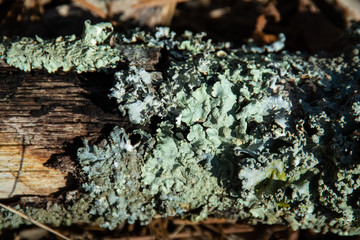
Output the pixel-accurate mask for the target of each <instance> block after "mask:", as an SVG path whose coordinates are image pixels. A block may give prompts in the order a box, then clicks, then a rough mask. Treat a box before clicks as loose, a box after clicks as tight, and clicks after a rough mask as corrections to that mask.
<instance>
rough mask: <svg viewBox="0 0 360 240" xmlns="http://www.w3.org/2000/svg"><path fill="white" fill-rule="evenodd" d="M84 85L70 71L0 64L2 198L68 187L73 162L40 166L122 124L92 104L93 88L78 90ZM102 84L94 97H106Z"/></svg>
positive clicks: (116, 117) (49, 192)
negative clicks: (77, 141) (80, 140)
mask: <svg viewBox="0 0 360 240" xmlns="http://www.w3.org/2000/svg"><path fill="white" fill-rule="evenodd" d="M107 80H109V79H104V81H107ZM83 81H86V80H84V76H79V75H76V74H73V73H68V74H56V75H49V74H47V73H41V72H34V73H23V72H21V71H18V70H16V69H14V68H11V67H7V66H6V64H2V65H1V66H0V182H1V183H2V184H1V185H0V198H1V199H4V198H9V197H13V196H20V195H49V194H51V193H54V192H57V191H59V190H60V189H61V188H65V187H66V186H67V184H71V183H69V182H67V181H71V180H69V179H70V178H69V173H68V172H72V170H71V168H74V166H72V165H71V160H70V161H67V162H66V163H65V164H61V163H59V162H58V163H56V164H53V165H55V166H56V165H57V166H58V167H59V168H62V169H53V168H50V167H47V166H45V165H44V164H45V163H46V162H48V161H49V160H50V159H51V158H54V157H56V155H59V156H60V155H61V154H62V153H64V151H65V150H64V148H66V145H67V144H73V143H74V139H76V138H77V137H86V138H90V139H91V138H92V137H93V138H94V139H95V138H97V137H99V135H100V133H101V131H102V129H103V128H104V127H105V126H106V125H109V124H110V125H114V124H117V123H118V122H119V121H120V120H121V119H120V117H119V115H118V114H117V113H115V114H114V113H106V112H104V110H102V109H100V108H99V107H97V106H96V104H94V103H93V102H92V100H94V101H95V102H96V101H97V100H98V101H100V100H101V99H90V97H89V96H91V94H92V93H90V92H91V91H92V90H94V89H95V86H93V88H92V87H91V86H90V87H82V86H83V85H84V83H83ZM110 81H111V79H110ZM101 82H102V81H100V84H99V86H96V91H97V93H96V94H97V95H96V94H95V95H93V96H91V97H92V98H97V96H100V98H101V95H103V96H105V97H106V94H107V92H106V91H108V89H107V88H106V86H107V85H106V83H101ZM87 84H88V83H87ZM110 84H111V83H110ZM90 85H91V83H90ZM101 86H103V87H101ZM91 88H92V89H91ZM74 153H75V152H74ZM69 158H70V157H69V156H66V157H63V159H65V160H66V159H68V160H69ZM55 162H56V161H55ZM48 165H51V164H48Z"/></svg>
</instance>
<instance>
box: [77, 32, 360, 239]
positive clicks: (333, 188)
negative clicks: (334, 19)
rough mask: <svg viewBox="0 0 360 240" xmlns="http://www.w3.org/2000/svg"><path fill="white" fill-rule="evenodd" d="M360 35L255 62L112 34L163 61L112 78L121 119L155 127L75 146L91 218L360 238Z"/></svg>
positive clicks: (170, 39) (198, 38)
mask: <svg viewBox="0 0 360 240" xmlns="http://www.w3.org/2000/svg"><path fill="white" fill-rule="evenodd" d="M358 29H359V26H357V27H353V28H352V29H351V31H350V32H349V34H350V35H351V37H352V38H354V39H358V41H357V43H356V44H355V45H354V49H353V51H350V52H347V53H342V54H338V55H335V54H334V55H326V54H325V55H307V54H301V53H288V52H286V51H282V52H278V53H271V52H268V53H266V54H263V55H260V54H256V53H253V52H251V51H245V52H244V50H243V49H230V48H229V45H228V44H214V43H212V42H211V40H204V37H205V36H204V34H197V35H193V34H192V33H190V32H186V33H185V34H184V35H183V36H181V37H177V36H176V35H175V34H174V33H172V32H170V31H169V29H168V28H159V29H158V31H157V32H156V33H155V34H151V33H146V32H143V31H138V30H136V31H134V32H132V33H127V34H115V35H114V37H115V38H116V44H115V48H117V47H119V46H124V45H126V44H131V45H132V46H133V45H136V44H138V45H140V46H141V47H144V48H148V47H156V48H161V49H163V50H164V51H166V54H167V59H166V62H167V63H168V64H167V65H165V66H162V67H158V68H157V69H155V70H146V69H144V68H142V67H141V66H140V65H132V66H129V68H128V69H125V70H120V71H118V72H117V73H115V75H114V79H115V85H114V87H113V89H112V92H111V94H110V97H112V98H115V99H116V100H117V102H118V104H119V109H120V110H121V112H122V113H123V114H128V115H129V119H130V121H131V122H132V123H134V124H142V125H147V124H149V123H152V124H157V127H156V131H154V133H152V134H150V133H146V132H144V131H140V130H134V131H133V132H128V133H126V132H125V130H124V129H121V128H118V127H116V128H115V129H114V131H113V132H112V133H111V135H110V137H109V138H108V140H106V142H103V143H102V144H100V145H97V146H94V145H90V146H89V145H88V143H87V142H85V146H84V147H83V148H80V149H79V152H78V158H79V163H80V165H81V167H82V169H83V175H84V179H85V183H84V184H83V185H82V188H83V190H84V191H85V192H87V195H85V196H87V197H88V198H87V201H88V204H87V205H86V206H87V210H88V211H89V212H90V214H91V215H92V216H93V217H94V218H96V219H97V221H98V222H100V223H102V226H105V227H109V228H114V227H115V226H116V224H118V223H120V222H122V221H125V220H128V221H130V222H133V221H135V220H140V221H141V222H142V223H147V222H149V221H150V220H151V218H153V217H154V216H156V215H157V216H175V215H178V216H183V217H188V216H191V218H192V219H193V220H200V219H205V218H207V217H208V216H210V215H211V216H225V217H227V218H233V219H241V220H247V221H249V222H251V223H257V222H262V223H267V224H288V225H290V226H292V228H293V229H298V228H310V229H314V230H315V231H319V232H320V231H321V232H327V231H331V232H334V233H338V234H345V235H355V234H360V224H359V221H358V219H359V218H360V202H359V201H358V199H359V195H360V188H359V187H360V165H359V163H358V156H359V155H360V150H359V149H360V132H359V126H360V122H359V118H360V116H359V114H360V107H359V106H360V100H359V99H360V98H359V96H358V94H359V80H360V72H359V51H356V50H357V49H358V48H359V46H360V37H359V36H360V34H359V33H360V31H359V30H358ZM154 116H157V118H156V119H157V120H156V121H158V122H156V123H154V122H153V121H154V118H153V117H154ZM133 136H137V137H136V138H135V139H138V140H137V141H134V140H131V138H132V137H133Z"/></svg>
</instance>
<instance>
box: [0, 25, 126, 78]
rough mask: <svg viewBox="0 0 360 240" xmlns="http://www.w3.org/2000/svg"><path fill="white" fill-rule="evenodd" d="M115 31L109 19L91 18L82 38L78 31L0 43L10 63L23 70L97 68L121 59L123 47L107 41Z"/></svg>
mask: <svg viewBox="0 0 360 240" xmlns="http://www.w3.org/2000/svg"><path fill="white" fill-rule="evenodd" d="M112 31H113V27H112V25H111V24H110V23H99V24H96V25H91V24H90V21H86V22H85V31H84V34H83V36H82V38H81V39H78V38H76V37H75V35H71V36H65V37H58V38H56V39H55V40H44V39H42V38H40V37H36V38H35V39H33V38H27V37H23V38H18V39H14V40H12V42H11V44H9V45H8V46H6V45H5V44H2V45H0V51H1V52H2V54H1V55H3V56H4V58H5V59H6V62H7V63H8V64H9V65H11V66H14V67H16V68H19V69H21V70H24V71H30V70H32V69H45V70H46V71H48V72H50V73H52V72H56V71H57V70H59V69H62V70H63V71H70V70H74V71H76V72H78V73H81V72H89V71H96V70H99V69H102V68H109V67H115V66H116V64H117V62H119V61H120V60H121V59H122V56H121V51H120V50H118V49H116V48H113V47H111V46H110V45H109V43H106V41H107V40H109V37H110V35H111V34H112ZM5 47H6V48H5ZM1 52H0V53H1Z"/></svg>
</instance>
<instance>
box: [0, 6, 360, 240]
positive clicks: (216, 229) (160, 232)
mask: <svg viewBox="0 0 360 240" xmlns="http://www.w3.org/2000/svg"><path fill="white" fill-rule="evenodd" d="M86 19H90V20H91V21H92V23H97V22H102V21H110V22H112V24H113V25H114V26H115V29H116V31H126V30H127V29H130V28H134V27H141V28H143V29H145V30H149V31H151V30H152V29H153V28H154V27H156V26H169V27H170V28H171V29H172V30H173V31H175V32H177V33H179V34H181V33H182V32H184V31H185V30H191V31H193V32H206V33H207V36H208V37H209V38H211V39H213V41H215V42H223V41H226V42H230V43H231V45H232V47H234V48H236V47H239V46H241V45H242V44H244V43H245V42H246V41H247V40H248V39H249V38H252V39H254V41H255V42H256V44H258V45H260V46H261V45H264V44H270V43H272V42H274V41H277V40H278V39H277V38H278V34H279V33H284V34H285V36H286V50H288V51H298V50H299V51H306V52H309V53H317V52H319V51H328V52H341V51H345V50H346V49H347V48H348V46H349V45H351V39H349V38H348V36H347V29H348V28H349V27H350V25H351V23H352V22H353V21H359V20H360V0H63V1H61V0H0V36H17V35H18V36H35V35H38V36H40V37H44V38H53V37H57V36H59V35H70V34H76V35H77V36H80V35H81V33H82V31H83V23H84V21H85V20H86ZM56 230H57V231H59V232H61V233H62V234H65V235H66V236H70V238H71V239H89V240H92V239H107V240H116V239H124V240H125V239H129V240H151V239H229V240H230V239H231V240H252V239H258V240H280V239H281V240H283V239H284V240H285V239H288V240H301V239H308V240H315V239H324V240H325V239H326V240H327V239H329V240H330V239H351V240H355V239H360V237H357V236H352V237H340V236H336V235H332V234H326V235H323V234H321V233H315V232H314V231H312V230H297V231H294V230H292V229H291V228H288V227H286V226H279V225H274V226H267V225H256V226H254V225H250V224H247V223H242V222H231V221H227V220H225V219H209V220H207V221H203V222H198V223H193V222H190V221H186V220H182V219H180V218H166V219H155V220H153V222H152V223H151V224H150V225H148V226H140V225H139V224H137V223H135V224H128V223H124V224H122V225H119V226H118V227H117V228H116V229H115V230H114V231H108V230H106V229H102V228H100V227H98V226H89V225H76V226H72V227H61V228H57V229H56ZM2 239H19V240H20V239H29V240H38V239H60V238H59V237H56V236H55V235H53V234H50V233H49V232H48V231H46V230H44V229H42V228H38V227H35V226H24V227H22V228H20V229H3V230H0V240H2Z"/></svg>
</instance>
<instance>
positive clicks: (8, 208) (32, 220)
mask: <svg viewBox="0 0 360 240" xmlns="http://www.w3.org/2000/svg"><path fill="white" fill-rule="evenodd" d="M0 206H1V207H3V208H5V209H6V210H8V211H10V212H12V213H15V214H16V215H18V216H20V217H22V218H24V219H26V220H28V221H30V222H31V223H33V224H35V225H36V226H38V227H40V228H42V229H45V230H47V231H49V232H51V233H53V234H55V235H57V236H59V237H61V238H62V239H65V240H70V238H68V237H66V236H64V235H62V234H61V233H59V232H57V231H55V230H54V229H52V228H50V227H48V226H46V225H44V224H42V223H40V222H38V221H36V220H34V219H32V218H31V217H29V216H27V215H25V214H23V213H22V212H19V211H17V210H15V209H13V208H12V207H9V206H6V205H5V204H2V203H0Z"/></svg>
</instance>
